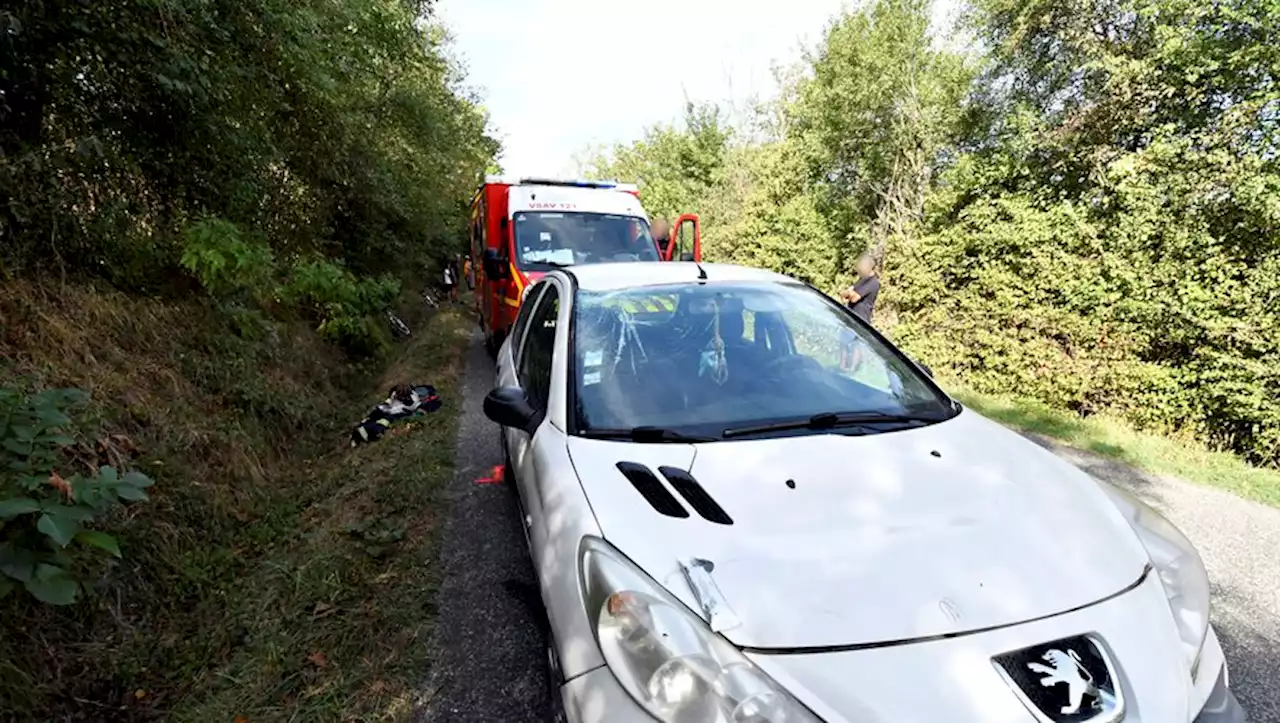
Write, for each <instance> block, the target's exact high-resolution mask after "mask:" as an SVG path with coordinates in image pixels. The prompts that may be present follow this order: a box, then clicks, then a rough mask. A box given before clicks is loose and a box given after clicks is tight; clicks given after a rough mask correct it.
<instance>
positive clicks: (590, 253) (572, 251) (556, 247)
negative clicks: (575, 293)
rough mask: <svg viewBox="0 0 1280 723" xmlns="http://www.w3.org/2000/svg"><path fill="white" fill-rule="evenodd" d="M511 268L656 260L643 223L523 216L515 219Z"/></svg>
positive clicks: (610, 217) (603, 216)
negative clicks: (514, 266) (513, 266)
mask: <svg viewBox="0 0 1280 723" xmlns="http://www.w3.org/2000/svg"><path fill="white" fill-rule="evenodd" d="M515 227H516V265H517V266H519V268H520V269H521V270H522V271H548V270H550V269H553V268H556V267H560V266H571V265H574V264H596V263H603V262H607V261H658V260H659V259H658V248H657V246H656V245H655V244H654V242H653V237H652V236H650V235H649V224H648V222H646V221H645V220H644V219H643V218H637V217H634V216H619V215H614V214H607V213H552V212H538V211H525V212H520V213H517V214H516V215H515Z"/></svg>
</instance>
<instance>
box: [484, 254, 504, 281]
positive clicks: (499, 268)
mask: <svg viewBox="0 0 1280 723" xmlns="http://www.w3.org/2000/svg"><path fill="white" fill-rule="evenodd" d="M484 276H485V278H486V279H489V280H490V281H501V280H503V279H505V278H507V264H506V263H505V259H503V258H502V257H501V256H498V251H497V249H485V250H484Z"/></svg>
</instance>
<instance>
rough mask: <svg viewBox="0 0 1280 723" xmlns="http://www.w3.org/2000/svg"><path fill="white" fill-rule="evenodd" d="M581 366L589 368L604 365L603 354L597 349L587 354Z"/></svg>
mask: <svg viewBox="0 0 1280 723" xmlns="http://www.w3.org/2000/svg"><path fill="white" fill-rule="evenodd" d="M582 364H583V366H589V367H598V366H600V365H601V364H604V352H603V351H601V350H599V349H596V350H593V351H589V352H587V353H586V354H585V355H584V358H583V360H582Z"/></svg>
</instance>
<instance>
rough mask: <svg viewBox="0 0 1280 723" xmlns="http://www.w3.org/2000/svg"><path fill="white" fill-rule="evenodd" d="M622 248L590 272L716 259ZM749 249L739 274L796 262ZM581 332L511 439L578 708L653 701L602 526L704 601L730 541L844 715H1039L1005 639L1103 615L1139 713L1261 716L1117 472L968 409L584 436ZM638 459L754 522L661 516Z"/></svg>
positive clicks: (808, 681) (755, 629)
mask: <svg viewBox="0 0 1280 723" xmlns="http://www.w3.org/2000/svg"><path fill="white" fill-rule="evenodd" d="M602 266H603V265H602ZM617 266H625V267H628V268H626V269H625V270H622V269H615V270H610V269H607V268H604V269H602V268H601V266H593V267H584V270H583V271H582V272H581V274H582V276H583V277H585V278H587V279H588V282H587V283H584V285H590V286H592V287H599V288H613V287H614V285H617V288H623V287H625V286H626V285H627V284H637V285H641V284H643V283H644V282H643V279H645V278H648V281H649V282H650V283H674V282H677V281H687V280H688V279H687V278H686V277H687V276H688V274H689V273H690V272H689V271H686V270H682V269H681V268H680V267H684V266H687V267H690V269H691V270H692V272H693V273H696V266H695V265H694V264H676V263H663V264H656V263H655V264H619V265H617ZM703 266H704V267H711V266H712V265H707V264H704V265H703ZM645 267H647V268H645ZM728 268H729V270H728V271H726V272H724V275H725V276H726V277H736V276H744V277H750V278H756V277H757V276H759V277H766V276H771V277H775V280H784V281H788V280H787V279H785V277H779V276H777V275H771V274H769V273H768V272H758V271H753V270H740V269H733V268H732V267H728ZM571 273H572V274H573V275H574V276H577V275H578V274H579V271H577V270H571ZM578 281H579V282H581V281H582V279H578ZM541 283H544V284H545V283H550V284H555V285H556V286H557V288H558V289H559V290H560V292H561V299H562V301H561V305H560V315H559V317H558V318H557V325H558V327H559V328H560V329H568V328H569V324H568V322H569V318H570V316H571V313H572V291H573V288H574V284H575V282H574V280H573V279H572V278H571V277H570V274H569V273H566V272H563V271H558V272H553V273H551V274H549V275H548V276H547V277H546V278H545V279H544V280H543V281H542V282H541ZM522 341H523V340H522V339H515V338H512V339H508V341H507V343H506V344H505V345H504V346H503V347H502V349H501V350H500V351H499V354H498V370H497V374H496V380H495V381H496V382H497V384H498V385H499V386H505V385H518V375H517V373H516V369H517V368H518V361H519V358H520V343H521V342H522ZM569 349H570V346H569V342H568V338H567V334H564V333H560V334H558V335H557V339H556V341H555V345H554V371H553V375H552V380H551V385H550V386H551V390H550V391H551V394H550V403H549V406H548V409H547V410H546V416H545V418H544V419H543V420H542V422H541V425H540V426H539V427H538V429H537V430H536V432H535V434H534V436H533V438H532V439H531V438H530V437H529V435H528V434H526V433H525V432H522V431H519V430H513V429H505V430H504V431H503V441H504V445H505V447H506V450H507V452H508V453H509V454H510V455H511V456H512V458H513V459H512V471H513V472H514V473H515V477H516V482H517V485H516V486H517V489H518V491H519V495H520V499H521V504H522V506H523V507H525V508H526V512H525V514H526V525H527V530H528V533H529V540H530V546H531V556H532V557H533V560H534V564H535V569H536V570H537V574H538V578H539V584H540V588H541V592H542V596H543V601H544V603H545V604H546V607H547V612H548V618H549V620H550V628H551V637H552V640H551V644H552V645H553V646H554V648H555V651H556V653H557V657H558V662H559V671H560V672H561V673H562V675H563V681H564V684H563V685H562V687H561V697H562V702H563V704H564V709H565V713H566V715H567V718H568V720H570V721H572V722H573V723H578V722H579V721H581V722H583V723H587V722H591V723H595V722H597V721H606V720H607V721H610V722H611V723H630V722H631V721H637V722H638V721H649V720H652V719H651V717H650V716H649V715H648V714H647V713H645V712H644V710H643V709H642V708H640V706H639V705H638V704H637V703H635V701H633V700H632V699H631V697H630V696H629V695H628V694H627V693H626V692H625V690H623V688H622V687H621V686H620V684H619V683H618V681H617V680H616V678H615V677H614V676H613V674H612V672H611V671H610V670H609V669H608V667H606V666H605V665H604V660H603V657H602V655H601V654H600V651H599V647H598V644H597V643H596V640H595V632H594V630H592V629H591V626H590V624H589V622H588V616H587V613H586V611H585V609H584V605H583V596H582V591H581V583H580V578H579V573H578V570H577V567H578V559H579V552H580V546H581V544H582V540H583V538H584V537H588V536H603V537H604V538H605V539H606V540H608V541H609V542H610V544H612V545H614V546H615V547H617V548H618V550H619V551H620V552H621V553H622V554H624V555H626V556H628V557H629V558H630V559H631V560H632V561H633V562H635V563H636V564H637V565H639V566H641V567H642V569H644V570H645V571H646V572H648V574H649V575H650V576H651V577H652V578H653V579H654V581H655V583H657V584H659V585H662V586H663V587H665V588H666V589H668V590H669V591H671V593H672V594H673V595H674V596H676V597H677V598H678V599H680V600H681V601H683V602H684V603H685V604H686V605H687V606H688V607H689V608H690V610H693V611H697V610H699V606H698V604H697V601H696V599H695V598H694V596H693V594H692V591H691V590H690V589H689V586H688V585H687V583H686V581H685V578H684V576H683V574H682V573H681V572H680V568H679V561H680V560H682V559H686V558H688V557H694V556H696V557H702V558H705V559H709V560H712V561H713V562H714V563H715V568H714V570H713V572H712V578H713V579H714V580H715V582H716V585H717V587H719V588H720V591H721V592H722V593H723V594H724V596H725V599H726V601H727V602H728V604H729V605H730V607H731V608H732V609H733V610H734V612H735V613H736V614H737V616H738V617H739V618H741V619H742V624H741V625H739V626H738V627H735V628H732V629H726V630H724V631H722V634H723V635H725V636H726V638H728V639H729V640H730V641H732V642H735V643H738V644H739V645H741V646H744V648H745V649H746V650H745V654H746V655H747V656H748V657H749V658H750V659H751V660H752V661H754V662H755V663H756V664H757V665H758V666H759V667H760V668H761V669H762V670H764V671H765V672H766V673H767V674H769V675H770V676H771V677H773V678H774V680H776V681H777V682H778V683H779V684H780V685H781V686H782V687H784V688H786V689H787V690H788V691H790V692H791V694H793V695H794V696H796V698H797V699H799V700H800V701H802V702H804V703H805V704H806V705H808V706H810V707H811V708H812V709H813V711H814V712H815V713H817V714H818V715H820V716H822V717H823V719H824V720H826V721H827V722H828V723H838V722H840V721H855V720H856V721H858V722H859V723H876V722H884V723H888V722H889V721H893V723H900V722H904V721H905V722H910V721H929V720H947V721H955V722H956V723H966V722H967V721H984V722H987V721H992V722H997V723H999V722H1005V721H1007V722H1009V723H1013V722H1015V721H1016V722H1017V723H1032V721H1034V720H1035V718H1034V717H1033V716H1032V715H1031V713H1029V712H1028V711H1027V710H1026V708H1024V707H1023V706H1022V703H1021V702H1020V701H1019V699H1018V697H1017V696H1016V695H1014V694H1013V692H1012V690H1010V688H1009V686H1008V684H1007V683H1005V682H1004V680H1003V679H1002V678H1001V677H1000V676H999V675H998V674H996V672H995V670H994V668H993V665H992V661H991V656H992V655H995V654H999V653H1002V652H1006V651H1009V650H1013V649H1017V648H1021V647H1025V646H1028V645H1032V644H1037V643H1041V642H1045V641H1047V640H1053V639H1058V638H1061V637H1064V636H1068V635H1079V634H1085V633H1091V634H1094V635H1096V636H1097V637H1098V638H1100V639H1101V640H1102V641H1103V642H1104V644H1105V645H1106V646H1107V647H1108V649H1109V650H1110V651H1111V652H1112V654H1113V658H1114V659H1115V661H1116V664H1117V666H1118V668H1119V675H1120V679H1121V683H1122V685H1123V686H1124V690H1125V693H1126V696H1127V697H1128V699H1129V710H1128V712H1127V714H1126V717H1125V720H1126V721H1127V722H1128V723H1133V722H1134V721H1137V722H1138V723H1141V722H1142V721H1148V722H1149V723H1155V722H1156V721H1160V722H1161V723H1164V722H1165V721H1173V722H1175V723H1184V722H1190V721H1192V720H1193V719H1194V720H1195V721H1196V723H1202V722H1203V723H1242V722H1243V721H1244V715H1243V713H1242V712H1241V711H1240V709H1239V706H1238V705H1237V704H1236V703H1235V699H1234V697H1233V696H1232V695H1231V694H1230V691H1229V690H1228V689H1227V688H1226V668H1225V662H1224V660H1223V656H1222V651H1221V648H1220V646H1219V644H1218V641H1217V638H1216V636H1215V635H1214V633H1213V631H1212V629H1210V631H1209V634H1208V637H1207V638H1206V641H1205V643H1204V648H1203V651H1202V653H1201V658H1200V664H1199V668H1198V673H1197V678H1196V680H1195V681H1194V682H1193V681H1192V679H1191V675H1190V674H1189V673H1188V672H1187V671H1186V668H1185V663H1184V662H1182V661H1183V660H1184V658H1183V655H1182V651H1181V650H1180V648H1179V643H1178V635H1177V632H1176V629H1175V627H1174V624H1173V621H1172V618H1171V616H1170V615H1169V613H1168V602H1167V600H1166V597H1165V594H1164V590H1163V588H1162V586H1161V584H1160V583H1159V580H1158V577H1157V576H1156V575H1155V574H1150V573H1149V574H1145V575H1144V573H1143V569H1144V568H1145V563H1146V560H1147V556H1146V554H1145V551H1144V549H1143V548H1142V546H1141V544H1140V543H1139V541H1138V539H1137V537H1136V535H1135V534H1134V533H1133V532H1132V530H1131V529H1129V528H1128V523H1127V522H1126V521H1125V519H1124V518H1123V516H1122V515H1121V514H1120V512H1119V511H1118V510H1116V508H1115V506H1114V505H1113V504H1112V503H1111V502H1110V500H1109V498H1108V497H1107V495H1106V493H1105V492H1104V491H1103V490H1102V489H1101V488H1100V487H1099V486H1098V485H1097V483H1095V482H1093V480H1092V479H1091V478H1089V477H1088V476H1087V475H1085V474H1084V473H1083V472H1080V471H1079V470H1077V469H1075V468H1074V467H1072V466H1071V465H1069V464H1067V463H1066V462H1064V461H1062V460H1060V459H1058V458H1057V457H1055V456H1053V455H1051V454H1050V453H1049V452H1047V451H1045V450H1043V449H1041V448H1039V447H1038V446H1035V445H1033V444H1032V443H1031V442H1029V441H1027V440H1025V439H1023V438H1022V437H1020V436H1019V435H1016V434H1014V433H1012V432H1010V431H1008V430H1006V429H1004V428H1002V427H1000V426H999V425H996V424H995V423H993V422H990V421H988V420H985V419H984V418H982V417H981V416H979V415H977V414H976V413H974V412H972V411H969V410H965V411H964V412H962V413H961V414H960V415H959V416H958V417H956V418H955V419H952V420H950V421H947V422H943V423H939V424H934V425H931V426H927V427H924V428H920V429H911V430H901V431H894V432H888V433H884V434H879V435H868V436H861V437H859V436H842V435H834V434H821V435H800V436H794V437H785V438H776V439H748V440H740V441H729V442H717V443H708V444H632V443H625V442H617V441H604V440H592V439H585V438H582V437H576V436H569V435H567V434H566V417H567V409H568V407H567V402H566V396H567V393H568V382H567V370H566V366H567V365H566V360H567V359H568V358H569ZM935 453H936V454H935ZM620 461H629V462H635V463H639V464H642V465H645V466H647V467H649V468H650V469H652V470H654V471H655V472H657V470H658V468H659V467H663V466H669V467H675V468H679V469H683V470H691V471H692V474H693V476H694V477H695V478H696V479H697V480H698V482H699V483H700V484H701V485H702V486H703V487H704V489H705V490H706V491H707V492H708V493H709V494H710V495H711V496H712V497H713V498H714V499H715V500H716V501H717V502H718V503H719V504H720V505H721V506H722V507H723V508H724V510H725V511H726V512H727V513H728V514H729V515H730V516H731V517H732V518H733V524H732V525H718V524H713V523H711V522H708V521H707V520H704V519H701V518H700V517H699V516H698V515H697V514H696V512H695V513H693V514H691V515H690V516H689V517H688V518H672V517H665V516H663V515H660V514H659V513H657V512H656V511H655V510H654V509H653V508H652V507H651V506H649V505H648V503H647V502H645V500H644V499H643V497H642V496H641V495H640V494H639V493H638V492H637V491H636V490H635V488H634V487H632V485H631V484H630V483H629V482H628V481H627V480H626V479H625V478H624V477H623V476H622V475H621V473H620V472H619V471H618V469H617V467H616V465H617V463H618V462H620ZM659 479H662V477H661V475H659ZM788 479H790V480H792V481H793V482H794V483H795V487H794V488H791V487H789V486H787V485H786V484H785V482H786V480H788ZM664 484H666V483H665V482H664ZM748 491H749V492H750V494H746V492H748ZM677 498H678V499H680V498H679V497H677ZM682 504H684V501H683V500H682ZM685 506H686V507H688V505H687V504H686V505H685ZM984 558H985V559H984ZM891 562H896V563H897V564H896V565H894V564H890V563H891ZM766 577H767V578H768V579H765V578H766ZM975 586H976V587H975ZM988 628H990V629H988ZM908 639H912V640H911V641H909V642H908V641H907V640H908ZM780 646H781V647H783V648H787V650H779V649H778V648H779V647H780ZM809 646H814V647H822V648H824V651H822V652H819V651H814V650H805V648H807V647H809ZM1206 700H1212V701H1217V703H1215V704H1214V705H1215V710H1214V711H1208V710H1207V709H1206V710H1204V711H1201V709H1202V708H1204V706H1205V701H1206ZM1218 703H1221V704H1222V705H1221V707H1217V705H1218ZM1197 713H1199V716H1200V717H1198V718H1197V717H1196V716H1197Z"/></svg>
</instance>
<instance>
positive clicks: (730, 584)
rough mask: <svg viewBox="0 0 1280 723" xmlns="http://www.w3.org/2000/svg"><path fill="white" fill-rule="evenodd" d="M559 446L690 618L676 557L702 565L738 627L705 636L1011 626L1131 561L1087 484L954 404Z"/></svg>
mask: <svg viewBox="0 0 1280 723" xmlns="http://www.w3.org/2000/svg"><path fill="white" fill-rule="evenodd" d="M569 453H570V455H571V457H572V459H573V464H574V467H575V469H576V471H577V473H578V476H579V478H580V479H581V481H582V485H583V488H584V490H585V491H586V494H587V496H588V498H589V500H590V504H591V508H592V510H593V511H594V512H595V515H596V518H597V521H598V522H599V525H600V528H601V531H602V534H603V535H604V537H605V538H606V539H607V540H609V541H610V543H611V544H613V545H614V546H615V547H617V548H618V549H619V550H620V551H622V552H623V553H624V554H625V555H627V556H628V557H629V558H630V559H631V560H632V561H634V562H635V563H636V564H637V565H639V566H640V567H641V568H642V569H644V570H645V572H646V573H648V574H649V575H650V576H651V577H652V578H653V579H654V580H656V581H658V582H659V583H661V584H662V585H663V586H665V587H666V588H667V589H668V590H670V591H671V592H672V593H673V594H675V595H676V596H677V597H679V598H681V599H682V600H683V601H685V603H686V604H688V605H689V607H690V608H692V609H694V610H699V609H700V607H699V605H698V603H697V600H696V598H695V597H694V596H693V593H692V591H691V590H690V588H689V585H688V583H687V582H686V580H685V578H684V574H683V573H682V571H681V568H680V562H681V561H687V560H690V559H693V558H698V559H702V560H707V561H710V563H711V564H712V566H713V567H712V570H711V573H710V574H711V578H712V580H713V581H714V583H715V585H716V587H717V588H718V589H719V591H720V593H721V595H722V596H723V602H725V603H727V605H728V607H729V608H730V609H731V610H732V612H733V613H734V616H735V617H736V618H737V619H738V620H737V624H736V625H734V626H733V627H731V628H727V629H724V630H722V631H721V632H722V633H723V634H724V635H725V637H727V638H728V639H729V640H730V641H732V642H733V643H735V644H737V645H740V646H744V647H747V648H758V649H785V648H821V647H824V646H848V645H858V644H871V643H884V642H890V641H905V640H914V639H919V638H924V637H931V636H945V635H952V634H957V633H962V632H966V631H974V630H983V629H987V628H994V627H1000V626H1003V625H1009V624H1013V623H1019V622H1025V621H1029V620H1034V619H1038V618H1042V617H1047V616H1050V615H1055V614H1059V613H1063V612H1066V611H1069V610H1074V609H1077V608H1080V607H1082V606H1086V605H1089V604H1091V603H1094V602H1096V601H1098V600H1101V599H1103V598H1105V597H1107V596H1109V595H1112V594H1115V593H1117V592H1119V591H1121V590H1123V589H1124V588H1125V587H1127V586H1129V585H1130V584H1132V583H1133V582H1134V581H1135V580H1137V579H1138V578H1139V576H1140V575H1141V574H1142V572H1143V570H1144V568H1145V566H1146V564H1147V555H1146V553H1145V552H1144V551H1143V549H1142V547H1141V544H1140V543H1139V542H1138V540H1137V538H1136V536H1135V535H1134V534H1133V532H1132V530H1131V528H1130V527H1129V525H1128V523H1127V522H1126V521H1125V520H1124V518H1123V517H1122V516H1121V515H1120V513H1119V512H1118V511H1117V510H1116V508H1115V506H1114V505H1113V504H1112V503H1111V502H1110V500H1109V498H1108V497H1107V496H1106V494H1105V493H1104V492H1103V491H1102V489H1101V488H1100V487H1099V486H1098V485H1097V484H1096V483H1095V482H1093V480H1092V479H1090V478H1089V477H1088V476H1087V475H1085V474H1084V473H1083V472H1081V471H1079V470H1078V469H1076V468H1075V467H1073V466H1071V465H1069V464H1067V463H1066V462H1064V461H1062V460H1060V459H1059V458H1057V457H1055V456H1053V455H1052V454H1050V453H1049V452H1047V451H1045V450H1043V449H1041V448H1040V447H1039V446H1037V445H1035V444H1033V443H1031V442H1030V441H1028V440H1026V439H1024V438H1022V437H1021V436H1019V435H1017V434H1014V433H1013V432H1010V431H1009V430H1007V429H1005V428H1003V427H1001V426H999V425H997V424H994V423H992V422H990V421H988V420H986V419H984V418H982V417H980V416H979V415H977V414H975V413H973V412H971V411H967V410H966V411H964V412H963V413H961V414H960V415H959V416H957V417H956V418H954V419H951V420H948V421H946V422H942V423H938V424H934V425H930V426H928V427H923V428H919V429H912V430H903V431H896V432H887V433H883V434H874V435H864V436H844V435H837V434H818V435H806V436H798V437H787V438H777V439H765V440H740V441H726V442H716V443H709V444H698V445H672V444H629V443H619V442H605V441H599V440H589V439H583V438H580V437H571V438H570V441H569ZM619 462H623V463H632V464H634V465H639V467H631V469H632V470H633V472H634V470H635V469H643V468H648V469H649V470H652V471H653V472H655V473H658V471H659V468H660V467H664V466H665V467H668V468H675V469H680V470H688V471H689V472H690V476H691V477H692V478H693V479H694V480H695V481H696V483H697V485H698V486H700V487H701V488H702V490H703V491H705V493H706V497H709V498H710V499H711V500H713V501H714V503H715V504H716V505H718V506H719V507H720V508H721V509H722V510H723V512H724V513H725V514H727V515H728V517H729V518H731V519H732V522H731V523H730V524H724V521H723V520H721V521H720V522H714V521H712V519H714V518H715V517H716V516H715V515H714V514H710V515H702V514H700V513H699V510H706V509H707V507H708V506H707V504H706V501H705V499H702V500H698V499H697V498H698V495H696V494H695V495H693V496H692V497H684V496H681V495H680V494H673V495H672V496H673V497H674V498H675V499H677V500H678V501H679V505H680V507H681V508H683V510H684V511H687V512H688V513H689V514H688V516H687V517H682V516H671V515H670V514H663V513H662V512H660V511H659V509H660V508H661V507H662V506H661V505H659V506H658V507H655V506H654V505H653V504H652V503H651V502H650V501H648V499H647V498H646V497H645V496H644V495H643V494H641V492H640V491H639V490H638V488H637V487H636V486H635V485H633V484H632V483H631V482H630V481H628V478H627V477H626V476H624V475H623V474H622V472H621V471H620V470H619V467H618V463H619ZM624 466H626V465H624ZM656 479H657V480H659V481H660V482H661V484H662V485H663V486H665V487H666V489H667V490H669V491H671V492H676V488H674V487H673V486H672V484H671V483H670V482H669V480H668V479H667V478H666V477H665V476H664V475H663V474H660V473H659V474H657V477H656ZM690 500H693V502H692V503H691V501H690ZM666 509H667V512H668V513H670V512H671V511H672V510H671V508H670V506H669V505H667V506H666ZM708 517H710V518H711V519H708Z"/></svg>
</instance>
